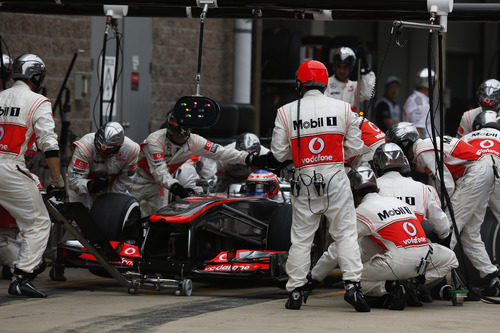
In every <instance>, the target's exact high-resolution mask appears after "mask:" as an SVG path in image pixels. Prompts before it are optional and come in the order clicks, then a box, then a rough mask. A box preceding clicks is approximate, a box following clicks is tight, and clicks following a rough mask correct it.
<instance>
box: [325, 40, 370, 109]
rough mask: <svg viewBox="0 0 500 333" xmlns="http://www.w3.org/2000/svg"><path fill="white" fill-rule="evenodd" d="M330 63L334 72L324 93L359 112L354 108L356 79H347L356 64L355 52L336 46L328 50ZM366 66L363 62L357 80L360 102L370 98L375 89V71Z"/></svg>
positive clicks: (356, 87)
mask: <svg viewBox="0 0 500 333" xmlns="http://www.w3.org/2000/svg"><path fill="white" fill-rule="evenodd" d="M362 60H363V59H362ZM365 62H366V61H365ZM330 63H332V65H333V70H334V74H333V75H332V76H330V77H329V78H328V86H327V88H326V91H325V95H326V96H328V97H332V98H335V99H340V100H342V101H344V102H347V103H349V104H351V108H352V109H353V111H354V112H359V110H356V108H355V107H356V102H357V101H356V94H357V92H356V91H357V89H358V81H351V80H349V75H350V74H351V73H352V71H353V70H354V65H355V64H356V54H355V53H354V51H353V50H352V49H351V48H349V47H346V46H344V47H338V48H336V49H333V50H332V51H331V52H330ZM367 67H368V66H367V65H366V64H365V66H364V68H362V70H361V78H360V80H359V101H360V102H363V101H367V100H369V99H371V98H372V96H373V92H374V89H375V73H374V72H373V71H371V70H370V69H369V68H367Z"/></svg>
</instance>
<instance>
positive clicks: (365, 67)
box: [356, 47, 372, 74]
mask: <svg viewBox="0 0 500 333" xmlns="http://www.w3.org/2000/svg"><path fill="white" fill-rule="evenodd" d="M356 54H357V55H358V58H359V61H361V74H367V73H368V72H370V71H371V70H372V69H371V66H370V62H369V61H368V57H367V55H366V50H365V48H364V47H360V48H358V49H357V50H356Z"/></svg>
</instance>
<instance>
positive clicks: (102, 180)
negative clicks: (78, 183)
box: [87, 177, 108, 194]
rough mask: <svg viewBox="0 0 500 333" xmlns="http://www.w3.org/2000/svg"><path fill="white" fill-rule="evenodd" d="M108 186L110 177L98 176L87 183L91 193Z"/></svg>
mask: <svg viewBox="0 0 500 333" xmlns="http://www.w3.org/2000/svg"><path fill="white" fill-rule="evenodd" d="M107 186H108V178H107V177H97V178H95V179H92V180H90V181H89V182H88V183H87V188H88V190H89V193H92V194H94V193H97V192H101V191H102V190H104V189H105V188H106V187H107Z"/></svg>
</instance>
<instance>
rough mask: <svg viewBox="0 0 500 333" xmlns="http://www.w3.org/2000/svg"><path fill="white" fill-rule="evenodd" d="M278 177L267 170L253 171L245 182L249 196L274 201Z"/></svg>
mask: <svg viewBox="0 0 500 333" xmlns="http://www.w3.org/2000/svg"><path fill="white" fill-rule="evenodd" d="M278 188H279V181H278V176H276V174H274V173H272V172H271V171H268V170H255V171H254V172H252V173H251V174H250V175H249V176H248V178H247V181H246V189H247V192H248V194H250V195H259V196H265V197H268V198H271V199H274V198H275V197H276V195H277V194H278Z"/></svg>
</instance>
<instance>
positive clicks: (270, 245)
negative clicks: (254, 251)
mask: <svg viewBox="0 0 500 333" xmlns="http://www.w3.org/2000/svg"><path fill="white" fill-rule="evenodd" d="M291 229H292V206H291V205H285V206H280V207H278V208H277V209H275V210H274V212H273V215H272V216H271V222H269V227H268V229H267V250H269V251H288V250H289V249H290V244H291V241H290V230H291Z"/></svg>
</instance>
